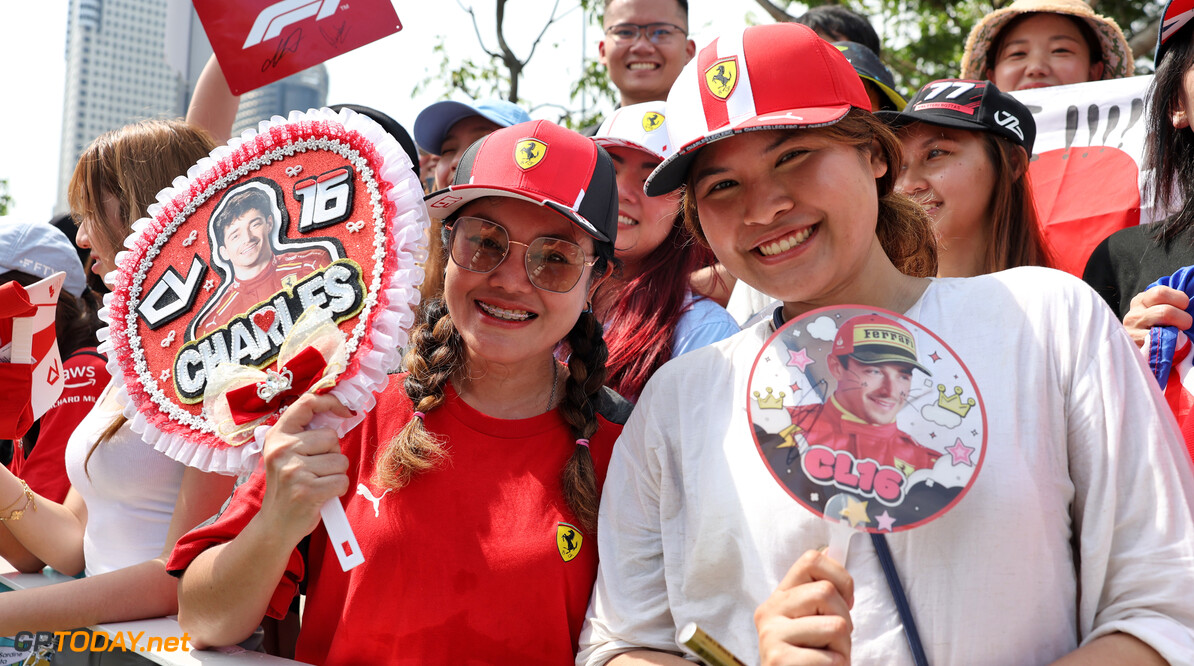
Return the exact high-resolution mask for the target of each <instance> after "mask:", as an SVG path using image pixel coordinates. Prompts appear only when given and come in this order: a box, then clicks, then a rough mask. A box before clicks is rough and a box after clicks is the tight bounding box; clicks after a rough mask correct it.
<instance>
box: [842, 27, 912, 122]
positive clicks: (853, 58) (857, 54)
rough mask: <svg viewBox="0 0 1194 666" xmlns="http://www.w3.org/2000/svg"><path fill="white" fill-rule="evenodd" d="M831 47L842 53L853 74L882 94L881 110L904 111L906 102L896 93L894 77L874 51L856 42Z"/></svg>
mask: <svg viewBox="0 0 1194 666" xmlns="http://www.w3.org/2000/svg"><path fill="white" fill-rule="evenodd" d="M833 45H834V46H836V47H837V50H839V51H841V52H842V55H844V56H846V60H849V61H850V66H851V67H853V68H854V71H855V72H858V76H859V78H861V79H862V80H863V81H864V82H866V83H869V84H871V85H873V86H875V87H876V88H878V89H879V91H880V92H882V93H883V96H884V97H885V98H886V99H885V100H884V104H883V107H882V108H883V110H885V111H886V110H891V111H902V110H903V109H904V106H906V105H907V104H908V100H906V99H904V96H903V95H901V94H899V93H898V92H896V89H895V77H893V76H892V75H891V70H889V69H887V67H886V66H885V65H884V64H883V63H882V61H880V60H879V56H877V55H875V52H874V51H872V50H870V49H868V48H867V47H865V46H863V45H862V44H859V43H858V42H834V43H833Z"/></svg>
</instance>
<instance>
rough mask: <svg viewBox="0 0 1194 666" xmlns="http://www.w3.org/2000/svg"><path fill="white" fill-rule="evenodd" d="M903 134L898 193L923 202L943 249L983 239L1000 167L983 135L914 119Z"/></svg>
mask: <svg viewBox="0 0 1194 666" xmlns="http://www.w3.org/2000/svg"><path fill="white" fill-rule="evenodd" d="M899 137H900V142H901V143H902V144H903V146H904V164H903V166H902V168H901V169H900V174H899V177H898V178H897V179H896V191H898V192H902V193H904V194H907V195H908V196H910V197H912V198H913V199H914V200H915V201H916V202H917V203H919V204H921V205H922V206H924V209H925V211H927V212H928V214H929V217H930V218H932V220H933V227H934V229H935V230H936V231H937V236H938V238H939V239H940V240H941V244H942V246H943V249H946V250H948V249H949V247H950V246H951V243H952V244H955V245H956V244H957V243H958V242H959V241H966V240H975V239H981V238H983V237H985V235H986V233H987V231H988V229H989V228H990V220H989V216H990V210H991V201H992V196H993V194H994V191H995V173H996V170H995V165H993V164H992V163H991V159H990V157H989V156H988V154H987V149H986V142H985V141H984V139H983V137H982V135H981V134H980V133H978V132H972V131H968V130H962V129H954V128H950V127H940V126H937V125H930V124H928V123H912V124H910V125H908V126H906V127H904V128H902V129H900V131H899Z"/></svg>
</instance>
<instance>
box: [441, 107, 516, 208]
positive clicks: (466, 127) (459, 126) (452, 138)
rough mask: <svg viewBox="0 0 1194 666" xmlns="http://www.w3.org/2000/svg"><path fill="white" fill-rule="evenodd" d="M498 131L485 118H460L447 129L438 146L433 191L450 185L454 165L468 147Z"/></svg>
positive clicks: (495, 126) (495, 124) (491, 122)
mask: <svg viewBox="0 0 1194 666" xmlns="http://www.w3.org/2000/svg"><path fill="white" fill-rule="evenodd" d="M499 129H501V128H500V127H499V126H498V124H497V123H495V122H493V121H492V120H490V119H488V118H486V117H485V116H469V117H467V118H462V119H461V120H459V121H457V122H456V124H454V125H452V127H450V128H448V133H447V135H446V136H445V137H444V142H443V144H442V145H441V146H440V153H439V160H438V161H437V162H436V163H435V189H436V190H442V189H444V188H445V187H447V186H449V185H451V184H452V179H453V178H455V177H456V165H457V164H459V163H460V157H461V156H462V155H464V151H465V150H467V149H468V147H469V146H471V145H473V143H474V142H475V141H476V140H477V139H480V138H481V137H483V136H488V135H490V134H492V133H494V132H496V131H497V130H499Z"/></svg>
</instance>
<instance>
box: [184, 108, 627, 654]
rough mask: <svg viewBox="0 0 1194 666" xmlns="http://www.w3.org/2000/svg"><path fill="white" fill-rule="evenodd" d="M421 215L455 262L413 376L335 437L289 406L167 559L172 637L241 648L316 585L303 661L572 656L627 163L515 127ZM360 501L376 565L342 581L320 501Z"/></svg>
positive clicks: (608, 415)
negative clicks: (213, 508)
mask: <svg viewBox="0 0 1194 666" xmlns="http://www.w3.org/2000/svg"><path fill="white" fill-rule="evenodd" d="M426 201H427V203H428V205H429V206H431V207H433V208H436V209H437V210H439V211H440V212H441V213H442V214H443V216H444V220H445V228H446V229H447V231H446V238H445V248H447V249H446V252H447V254H448V256H449V261H448V262H447V269H446V277H445V286H444V296H443V298H442V299H438V298H437V299H433V300H431V301H429V302H428V303H427V304H426V305H425V306H424V308H423V310H422V321H421V322H420V324H419V325H418V326H417V327H416V328H415V329H414V331H412V333H411V344H410V346H409V350H408V352H407V354H406V358H405V367H406V368H407V369H408V371H409V372H408V374H406V375H404V376H401V377H398V378H396V381H394V382H392V383H391V384H390V387H391V388H390V389H388V390H386V391H385V392H383V393H382V394H381V395H380V396H378V404H377V406H376V408H374V409H373V410H371V411H370V413H369V415H368V416H367V417H366V420H365V422H364V423H363V424H362V425H361V426H359V427H357V428H356V429H354V430H352V431H351V432H350V433H349V434H348V435H347V437H346V439H345V440H344V441H343V442H339V441H337V438H336V436H335V433H334V432H333V431H331V430H326V429H324V430H314V431H304V426H306V425H307V423H308V422H309V421H310V420H311V418H312V416H313V415H314V414H317V413H320V412H325V411H332V412H336V413H340V412H342V411H344V407H343V406H342V405H340V403H338V402H337V401H335V399H334V398H331V397H330V396H319V397H315V396H305V397H304V398H302V399H300V400H299V401H297V402H295V403H294V405H293V406H291V407H290V408H289V409H288V411H287V412H286V413H285V414H283V416H282V418H281V419H280V420H279V421H278V423H277V424H276V425H275V426H274V427H273V429H272V431H271V432H270V433H269V434H268V435H267V437H266V443H265V467H264V470H260V471H258V473H257V474H256V475H254V477H252V479H251V480H250V481H249V482H248V483H246V484H245V485H243V486H241V487H240V488H239V489H238V490H237V492H236V494H235V495H234V496H233V499H232V501H231V503H230V504H229V506H227V507H226V508H225V509H224V510H223V512H222V513H221V514H220V516H219V517H217V518H216V519H215V520H214V522H212V523H211V524H209V525H207V526H205V527H203V528H201V529H198V530H195V531H193V532H191V533H190V534H188V535H187V536H186V538H185V539H184V540H183V541H182V542H181V543H180V544H179V546H178V547H177V548H176V549H175V551H174V554H173V556H172V557H171V559H170V563H169V567H170V569H171V570H172V571H175V572H177V573H180V574H181V575H182V580H181V581H180V583H179V586H180V592H179V599H180V611H179V623H180V624H181V625H182V626H183V628H184V629H185V630H186V631H188V632H189V633H190V635H191V636H192V637H193V640H194V641H195V642H196V644H197V645H199V646H205V645H227V644H232V643H236V642H237V641H240V640H242V639H244V637H245V636H247V635H249V634H250V633H251V632H252V631H253V629H254V628H255V627H256V626H257V625H258V623H259V622H260V621H261V618H262V616H263V615H265V614H266V613H268V614H270V615H272V616H274V617H280V616H281V614H283V613H285V610H286V608H287V607H288V606H289V605H290V600H291V598H292V597H293V595H294V594H295V593H296V591H298V587H299V583H300V581H305V591H306V595H307V597H306V607H305V610H304V615H303V625H302V630H301V632H300V633H299V637H298V645H297V650H296V658H297V659H299V660H301V661H304V662H307V663H314V664H347V663H353V664H387V663H397V662H399V661H402V662H409V663H467V662H471V661H476V662H482V663H551V664H558V663H564V662H568V661H571V660H572V658H573V655H574V654H575V650H576V640H577V636H578V634H579V632H580V628H581V624H582V622H583V620H584V613H585V608H586V607H587V605H588V602H589V594H590V591H591V589H592V582H593V578H594V576H595V575H596V566H597V550H596V540H595V539H594V538H593V537H594V536H595V534H594V528H595V522H596V509H597V500H598V497H597V492H598V490H599V489H600V488H601V484H602V480H603V478H604V471H605V468H606V465H607V463H608V460H609V455H610V451H611V448H612V446H613V441H614V439H615V438H616V436H617V434H618V433H619V431H620V430H621V425H620V424H621V422H622V421H623V420H624V417H625V413H626V412H627V411H628V410H629V405H628V404H627V403H626V402H625V401H623V400H621V399H620V398H618V397H617V396H616V395H615V394H613V393H612V392H610V391H609V390H608V389H604V388H603V387H602V384H603V382H604V378H605V365H604V364H605V357H606V347H605V343H604V341H603V340H602V336H601V325H600V324H599V323H598V322H597V320H596V318H595V317H594V316H593V313H592V312H591V311H590V310H589V309H588V307H587V306H586V303H587V302H588V301H589V300H590V299H591V298H592V295H593V292H594V290H595V289H596V288H597V286H598V284H599V283H600V282H601V280H602V279H603V278H604V276H606V275H607V273H608V270H609V267H610V263H611V261H612V259H613V253H614V241H615V238H616V234H617V211H618V207H617V195H616V192H615V184H614V168H613V164H612V163H611V162H610V158H609V156H608V155H607V154H606V153H605V152H604V151H603V150H602V149H601V148H599V147H598V146H597V145H596V144H594V143H593V142H592V141H591V140H589V139H587V138H585V137H583V136H581V135H579V134H577V133H575V132H572V131H570V130H567V129H564V128H562V127H559V126H557V125H554V124H552V123H549V122H547V121H535V122H531V123H523V124H518V125H513V126H511V127H508V128H504V129H501V130H498V131H496V132H494V133H492V134H490V135H488V136H487V137H485V138H483V139H481V140H479V141H477V142H476V143H474V144H473V145H472V146H471V147H469V148H468V149H467V150H466V151H465V153H464V155H463V156H462V157H461V160H460V163H459V165H458V167H457V170H456V176H455V179H454V181H453V184H451V185H450V186H449V187H448V188H446V189H443V190H440V191H438V192H435V193H433V194H430V195H428V197H427V198H426ZM563 357H566V358H567V359H568V361H567V363H566V364H565V363H561V362H560V361H558V360H557V359H558V358H563ZM341 450H343V452H344V453H343V454H342V453H341ZM346 492H347V493H352V494H351V495H349V497H350V499H349V500H348V501H347V504H346V506H345V510H346V512H347V514H348V517H349V520H350V522H351V523H352V524H353V529H354V531H355V533H356V535H357V538H358V540H359V542H360V546H361V551H362V554H363V555H364V556H365V563H364V564H363V565H361V566H359V567H356V568H354V569H352V570H351V571H349V572H347V573H346V572H344V571H342V570H341V569H340V566H339V564H338V563H337V561H336V558H334V557H330V553H328V552H327V544H328V539H327V536H326V535H325V534H323V528H322V527H317V525H318V521H319V513H318V509H319V506H320V505H321V504H323V502H324V501H325V500H326V499H328V498H331V497H340V496H342V495H344V494H345V493H346ZM313 530H314V531H313ZM308 534H312V535H313V537H312V538H311V539H310V541H309V545H308V546H307V549H306V551H305V556H304V555H300V549H299V548H298V547H299V544H300V541H302V540H303V539H304V537H306V536H307V535H308Z"/></svg>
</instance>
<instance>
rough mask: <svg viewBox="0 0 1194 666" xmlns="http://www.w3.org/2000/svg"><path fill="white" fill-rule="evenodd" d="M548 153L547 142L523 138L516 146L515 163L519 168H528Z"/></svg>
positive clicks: (540, 160)
mask: <svg viewBox="0 0 1194 666" xmlns="http://www.w3.org/2000/svg"><path fill="white" fill-rule="evenodd" d="M546 154H547V144H546V143H543V142H542V141H539V140H538V139H523V140H522V141H519V142H518V145H517V146H515V147H514V163H515V164H517V165H518V168H520V169H523V170H526V169H530V168H531V167H533V166H535V165H536V164H538V163H539V162H542V161H543V156H544V155H546Z"/></svg>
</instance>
